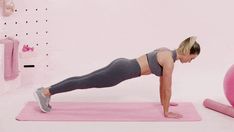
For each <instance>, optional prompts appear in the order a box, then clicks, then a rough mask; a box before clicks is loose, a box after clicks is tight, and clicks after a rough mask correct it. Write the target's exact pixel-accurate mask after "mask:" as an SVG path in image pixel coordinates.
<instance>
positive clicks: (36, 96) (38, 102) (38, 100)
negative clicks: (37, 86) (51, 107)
mask: <svg viewBox="0 0 234 132" xmlns="http://www.w3.org/2000/svg"><path fill="white" fill-rule="evenodd" d="M33 95H34V97H35V99H36V101H37V104H38V105H39V107H40V109H41V111H42V112H44V113H47V112H48V111H45V110H44V109H42V105H41V102H40V99H39V97H38V95H37V91H35V92H33Z"/></svg>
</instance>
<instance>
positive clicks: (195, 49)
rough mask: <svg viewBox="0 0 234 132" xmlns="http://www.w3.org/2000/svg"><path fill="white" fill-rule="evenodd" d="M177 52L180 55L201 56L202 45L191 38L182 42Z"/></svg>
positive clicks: (194, 38)
mask: <svg viewBox="0 0 234 132" xmlns="http://www.w3.org/2000/svg"><path fill="white" fill-rule="evenodd" d="M177 51H178V52H179V53H180V54H184V55H188V54H190V55H191V54H197V55H199V54H200V45H199V44H198V43H197V41H196V37H194V36H191V37H189V38H187V39H185V40H184V41H182V42H181V44H180V46H179V48H178V49H177Z"/></svg>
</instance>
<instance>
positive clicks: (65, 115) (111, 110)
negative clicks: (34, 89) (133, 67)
mask: <svg viewBox="0 0 234 132" xmlns="http://www.w3.org/2000/svg"><path fill="white" fill-rule="evenodd" d="M51 105H52V110H51V111H50V112H49V113H42V112H41V111H40V109H39V107H38V105H37V103H36V102H28V103H27V104H26V105H25V107H24V108H23V109H22V111H21V112H20V113H19V115H18V116H17V117H16V120H19V121H200V120H201V118H200V116H199V114H198V113H197V111H196V109H195V107H194V106H193V104H192V103H188V102H184V103H179V105H178V106H171V107H170V110H171V111H173V112H178V113H180V114H182V115H183V118H180V119H171V118H165V117H164V116H163V111H162V106H161V105H160V104H159V103H155V102H154V103H152V102H140V103H136V102H115V103H112V102H111V103H107V102H52V103H51Z"/></svg>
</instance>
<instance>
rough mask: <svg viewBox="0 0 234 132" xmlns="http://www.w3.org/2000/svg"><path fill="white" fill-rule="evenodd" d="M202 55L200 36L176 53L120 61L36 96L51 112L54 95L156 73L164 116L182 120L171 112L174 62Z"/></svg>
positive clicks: (163, 50)
mask: <svg viewBox="0 0 234 132" xmlns="http://www.w3.org/2000/svg"><path fill="white" fill-rule="evenodd" d="M199 54H200V46H199V44H198V43H197V42H196V37H189V38H187V39H185V40H184V41H183V42H181V44H180V45H179V47H178V48H177V49H176V50H170V49H167V48H159V49H157V50H154V51H152V52H150V53H148V54H145V55H142V56H140V57H138V58H136V59H126V58H118V59H116V60H114V61H112V62H111V63H110V64H109V65H108V66H106V67H104V68H102V69H99V70H97V71H94V72H92V73H90V74H87V75H84V76H77V77H71V78H68V79H65V80H64V81H62V82H59V83H57V84H54V85H52V86H50V87H48V88H39V89H37V90H36V91H35V93H34V95H35V97H36V100H37V101H38V104H39V107H40V109H41V110H42V111H43V112H49V111H50V109H51V106H50V104H49V102H50V97H51V96H52V95H55V94H58V93H63V92H68V91H72V90H76V89H88V88H104V87H111V86H114V85H117V84H118V83H120V82H122V81H124V80H127V79H131V78H136V77H139V76H141V75H148V74H151V73H152V74H155V75H156V76H159V78H160V79H159V80H160V100H161V104H162V106H163V111H164V116H165V117H167V118H181V117H182V115H180V114H178V113H174V112H169V105H176V104H170V98H171V83H172V73H173V68H174V62H175V61H176V60H180V62H181V63H187V62H191V61H192V60H193V59H195V58H196V57H197V56H198V55H199Z"/></svg>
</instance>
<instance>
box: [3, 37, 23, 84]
mask: <svg viewBox="0 0 234 132" xmlns="http://www.w3.org/2000/svg"><path fill="white" fill-rule="evenodd" d="M0 43H2V44H4V79H5V80H6V81H8V80H13V79H15V78H16V77H17V76H18V75H19V69H18V47H19V41H18V40H16V39H13V38H10V37H8V38H6V39H2V40H0Z"/></svg>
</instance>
